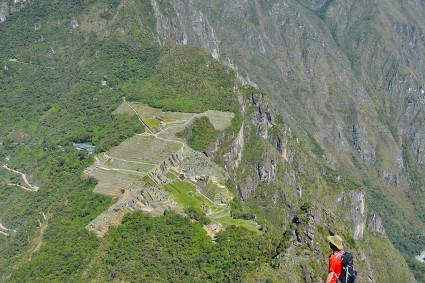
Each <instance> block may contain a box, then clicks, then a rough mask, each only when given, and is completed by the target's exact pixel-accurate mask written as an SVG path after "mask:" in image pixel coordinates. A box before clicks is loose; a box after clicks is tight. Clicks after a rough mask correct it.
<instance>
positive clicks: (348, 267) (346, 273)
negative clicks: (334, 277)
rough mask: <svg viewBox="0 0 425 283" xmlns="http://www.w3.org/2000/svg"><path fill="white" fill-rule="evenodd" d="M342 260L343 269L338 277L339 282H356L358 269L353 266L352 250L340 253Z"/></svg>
mask: <svg viewBox="0 0 425 283" xmlns="http://www.w3.org/2000/svg"><path fill="white" fill-rule="evenodd" d="M340 257H341V260H342V271H341V275H340V276H339V278H338V283H354V282H355V281H356V277H357V271H356V270H355V269H354V267H353V261H354V259H353V255H352V254H351V253H350V252H344V253H343V254H342V255H340Z"/></svg>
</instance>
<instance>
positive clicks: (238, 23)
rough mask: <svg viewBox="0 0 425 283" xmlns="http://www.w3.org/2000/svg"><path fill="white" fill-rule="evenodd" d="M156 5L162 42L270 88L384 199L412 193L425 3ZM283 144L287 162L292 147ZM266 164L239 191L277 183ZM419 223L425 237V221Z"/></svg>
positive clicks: (265, 124)
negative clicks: (194, 49) (408, 158)
mask: <svg viewBox="0 0 425 283" xmlns="http://www.w3.org/2000/svg"><path fill="white" fill-rule="evenodd" d="M152 3H153V4H155V1H154V0H153V1H152ZM156 6H157V7H158V9H157V10H156V14H157V15H158V16H157V29H158V34H159V40H160V42H162V43H164V42H166V41H173V42H177V43H178V44H198V45H201V46H202V47H204V48H205V49H206V50H208V51H209V52H210V53H211V54H213V56H214V57H215V58H217V59H218V60H220V61H222V62H226V64H228V65H229V66H231V67H233V68H234V69H235V70H236V71H237V73H238V76H239V78H240V81H241V82H244V83H247V82H249V83H250V84H251V85H252V84H255V85H258V86H259V87H260V88H262V89H265V90H266V91H267V92H268V93H269V94H270V96H271V101H272V102H273V104H275V105H278V107H277V109H278V112H279V114H280V115H282V116H283V117H284V119H285V121H287V122H288V124H289V125H290V127H291V128H293V129H296V130H297V132H298V133H299V134H300V136H302V137H304V138H307V137H308V136H309V134H311V137H313V138H314V139H315V140H316V141H317V142H318V143H319V145H320V147H321V149H322V150H320V154H321V155H322V156H323V157H324V158H325V160H326V161H327V162H328V165H329V166H330V167H331V168H334V169H336V170H342V172H345V173H347V174H352V175H353V176H356V177H358V176H359V175H363V176H364V175H367V176H368V177H367V178H369V177H372V178H375V179H377V180H378V179H379V180H381V181H383V182H384V183H386V184H387V185H388V187H387V188H386V189H383V190H384V194H387V193H388V194H389V195H391V194H393V193H395V194H398V193H396V192H395V191H401V192H404V193H405V194H409V193H411V192H410V191H411V184H412V180H409V178H411V177H412V175H411V174H410V173H408V171H409V170H410V166H407V165H406V164H405V157H404V156H403V154H402V152H403V149H406V148H407V151H408V152H410V153H411V154H412V155H413V157H414V159H415V162H416V164H417V165H419V166H421V165H422V164H424V162H425V139H424V136H425V128H424V126H423V123H422V120H423V119H424V113H423V102H424V95H425V87H424V86H423V81H424V77H425V72H424V62H425V59H424V58H425V53H424V52H425V51H424V49H423V46H424V43H425V41H424V40H425V37H424V32H423V31H424V30H425V16H424V14H425V13H424V12H425V4H424V2H423V1H413V0H412V1H396V0H387V1H377V0H372V1H355V2H353V1H348V0H331V1H326V0H320V1H305V0H298V1H295V0H286V1H282V0H280V1H279V0H275V1H268V2H264V1H251V2H246V1H232V3H227V2H225V1H214V2H208V1H202V0H193V1H189V2H187V1H180V0H171V1H170V2H169V6H167V8H161V7H160V5H158V4H156ZM170 11H173V13H170ZM167 15H168V16H167ZM254 100H255V98H254ZM266 112H267V109H264V108H261V107H260V108H257V114H256V115H257V117H258V118H259V119H260V120H261V121H262V122H261V123H259V124H258V132H259V133H260V136H262V137H263V138H266V139H267V138H268V136H267V135H268V129H269V127H270V125H272V124H273V122H272V121H270V120H268V117H267V115H266V114H265V113H266ZM276 142H277V144H278V145H279V147H280V148H281V153H282V155H286V153H284V152H285V151H284V148H285V145H284V143H282V141H280V142H279V141H278V140H277V141H276ZM322 156H321V157H322ZM265 160H266V162H265V163H262V162H259V163H258V166H257V171H258V172H257V176H258V177H256V178H254V177H252V175H250V177H247V179H246V181H245V182H243V183H241V184H240V188H241V189H240V191H241V193H242V194H243V195H244V196H245V197H247V196H249V195H250V193H249V191H251V192H252V191H254V190H255V187H256V185H258V184H261V180H270V177H268V176H269V175H270V173H271V172H273V170H274V169H273V166H272V165H271V160H268V158H267V154H266V158H265ZM360 167H363V168H368V169H367V171H368V172H367V174H365V173H364V171H362V170H359V168H360ZM420 170H422V171H423V169H420ZM422 171H421V172H422ZM285 172H287V173H285V174H286V177H285V178H286V180H288V181H290V180H291V179H292V178H291V177H290V176H291V174H290V171H285ZM273 174H274V173H272V175H273ZM253 178H254V179H253ZM244 183H245V184H246V185H245V186H244V185H243V184H244ZM255 184H256V185H255ZM414 194H415V196H414V197H413V198H417V199H420V201H422V202H423V197H422V195H421V194H420V193H419V195H417V193H414ZM283 195H284V194H283ZM283 195H282V196H283ZM401 197H402V198H405V196H401ZM389 198H391V197H390V196H389ZM395 201H397V200H395ZM406 201H407V203H409V200H408V199H406ZM414 217H420V216H419V214H416V216H414ZM362 219H363V218H362ZM389 219H390V216H387V220H389ZM417 223H418V227H419V226H420V227H419V228H418V231H419V230H420V231H424V230H425V225H424V224H423V221H420V220H419V218H417ZM362 225H363V226H364V225H365V223H364V220H362ZM359 229H360V228H359ZM360 234H361V229H360V230H358V231H357V232H356V235H357V236H356V237H360Z"/></svg>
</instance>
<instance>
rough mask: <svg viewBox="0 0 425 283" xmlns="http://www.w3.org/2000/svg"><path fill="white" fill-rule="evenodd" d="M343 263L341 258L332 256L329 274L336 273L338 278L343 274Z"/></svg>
mask: <svg viewBox="0 0 425 283" xmlns="http://www.w3.org/2000/svg"><path fill="white" fill-rule="evenodd" d="M341 269H342V263H341V258H339V257H337V256H334V255H332V256H331V257H330V258H329V272H335V273H336V275H337V276H339V275H340V274H341Z"/></svg>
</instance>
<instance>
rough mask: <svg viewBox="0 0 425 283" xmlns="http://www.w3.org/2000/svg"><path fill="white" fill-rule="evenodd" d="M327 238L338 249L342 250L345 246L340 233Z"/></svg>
mask: <svg viewBox="0 0 425 283" xmlns="http://www.w3.org/2000/svg"><path fill="white" fill-rule="evenodd" d="M326 239H328V241H329V242H331V243H332V244H333V245H334V246H335V247H337V248H338V249H340V250H342V249H343V248H344V245H343V244H342V241H343V240H342V238H341V237H340V236H339V235H334V236H327V237H326Z"/></svg>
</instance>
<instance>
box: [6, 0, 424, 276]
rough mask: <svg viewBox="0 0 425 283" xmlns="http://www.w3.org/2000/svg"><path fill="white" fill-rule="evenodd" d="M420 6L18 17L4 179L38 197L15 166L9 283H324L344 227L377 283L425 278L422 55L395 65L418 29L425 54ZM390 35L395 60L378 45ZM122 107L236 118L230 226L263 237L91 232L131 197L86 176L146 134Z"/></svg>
mask: <svg viewBox="0 0 425 283" xmlns="http://www.w3.org/2000/svg"><path fill="white" fill-rule="evenodd" d="M375 2H376V3H375ZM388 2H391V1H388ZM356 3H357V2H356ZM406 5H407V4H400V6H394V5H393V6H391V5H384V3H380V2H378V1H372V2H364V3H363V2H358V3H357V4H355V5H354V4H353V5H351V6H350V3H347V2H345V1H315V2H314V3H312V2H311V1H298V2H297V1H292V2H291V1H285V2H283V1H280V2H279V1H252V2H249V3H248V4H247V3H245V2H242V1H240V2H239V1H233V2H232V3H230V4H229V3H225V2H221V1H214V2H204V1H192V2H190V3H189V2H183V1H158V2H157V1H155V0H152V1H132V0H127V1H126V0H123V1H106V0H105V1H95V0H92V1H84V2H81V1H67V2H66V3H58V2H54V1H34V2H31V3H30V2H28V3H27V2H25V1H23V2H16V3H15V2H14V3H12V1H6V2H2V3H1V4H0V9H1V11H0V21H2V22H1V23H0V34H1V35H2V36H1V37H2V41H1V43H0V62H1V65H2V66H3V68H2V70H1V71H0V96H1V97H0V101H1V102H0V110H1V115H0V122H1V125H2V128H1V129H0V142H1V144H0V158H1V165H3V164H7V166H8V168H13V169H14V170H16V171H19V172H23V173H25V174H26V176H27V177H28V179H29V182H30V183H31V184H34V185H36V186H38V187H40V189H39V190H38V191H36V192H34V191H27V190H24V189H22V188H21V187H19V186H23V187H25V183H24V182H23V178H22V177H21V176H20V175H19V174H16V173H14V172H12V171H10V170H7V169H6V168H0V170H1V171H0V182H1V183H0V185H1V187H0V202H1V209H0V223H1V224H2V225H4V227H5V228H6V229H8V230H4V229H3V228H2V230H1V231H2V232H3V231H4V233H6V234H8V236H6V235H4V236H5V237H3V234H0V247H1V250H2V251H3V253H2V257H1V258H0V274H1V281H6V282H51V281H57V282H62V281H68V282H88V281H93V282H104V281H116V282H118V281H119V282H122V281H133V282H137V281H140V280H142V281H148V280H151V281H158V282H161V281H162V282H169V281H183V282H189V281H199V282H204V281H217V282H222V281H243V282H266V281H267V280H269V281H275V282H317V281H320V280H321V279H323V278H324V277H325V275H326V261H327V256H328V253H329V250H328V247H327V244H326V241H325V238H324V237H325V236H326V235H328V234H329V232H337V233H340V234H342V235H343V236H344V238H345V239H346V242H347V246H348V249H349V250H351V251H353V253H354V254H355V256H356V264H357V266H358V269H359V276H360V278H359V279H360V280H361V281H360V282H364V281H366V280H369V279H370V280H372V281H375V282H392V281H403V282H405V281H412V282H413V281H414V279H413V277H412V274H411V272H412V271H414V272H415V276H416V279H417V281H419V282H421V281H423V274H424V272H423V270H424V267H423V265H421V263H419V262H418V261H416V260H414V255H416V254H419V252H420V250H421V249H424V244H423V243H424V238H423V234H424V233H423V232H424V226H425V223H424V218H423V217H424V215H423V209H422V208H423V207H424V197H423V182H424V181H423V180H422V179H421V178H422V177H421V175H422V174H421V173H423V168H422V167H421V161H420V160H421V159H420V156H421V155H420V154H421V152H422V150H421V147H420V145H421V142H422V140H421V138H420V133H421V123H420V121H421V120H420V117H421V110H420V109H421V106H420V94H421V88H420V87H419V86H418V87H416V88H413V85H412V86H410V85H409V84H410V83H412V84H413V82H414V81H418V82H419V81H420V80H421V79H422V77H421V70H420V62H421V60H423V55H422V54H421V53H420V52H421V49H420V46H422V45H421V44H422V43H421V42H419V41H418V42H417V43H416V44H417V46H419V47H415V48H416V49H415V48H413V47H412V48H413V49H412V50H413V51H412V50H411V51H409V52H408V51H406V52H407V53H406V54H404V53H401V54H404V55H403V56H405V57H399V53H397V52H398V51H397V50H399V49H397V48H399V47H400V46H402V45H401V44H400V43H397V42H404V41H403V38H404V36H406V33H409V32H411V34H412V35H409V36H410V37H411V39H412V40H413V41H412V42H413V43H412V44H414V43H415V42H416V41H415V40H418V38H421V25H422V24H423V23H424V22H423V20H421V19H422V17H423V16H422V15H421V14H420V11H421V9H422V10H423V8H422V5H423V3H422V2H416V1H410V2H409V4H408V5H407V6H406ZM409 5H416V6H414V7H411V6H409ZM347 6H350V9H348V8H347ZM381 6H382V7H381ZM389 6H391V7H392V8H391V9H389V8H387V7H389ZM395 7H398V8H395ZM365 10H367V11H368V12H369V13H370V16H364V18H362V17H363V15H365V13H364V11H365ZM341 11H349V15H347V16H346V17H344V16H341V15H343V12H341ZM347 13H348V12H347ZM409 13H413V14H409ZM359 15H362V17H360V16H359ZM400 15H402V16H401V18H400V17H399V16H400ZM411 15H415V17H413V16H411ZM396 16H397V17H396ZM359 17H360V18H359ZM411 18H414V19H415V22H414V23H413V22H412V24H411V26H408V25H404V22H402V20H400V21H401V22H402V23H401V24H400V25H399V26H397V25H396V23H394V24H393V25H387V21H390V20H391V21H396V19H403V20H404V21H406V22H409V21H410V20H411ZM4 20H5V21H4ZM3 21H4V22H3ZM384 23H385V24H384ZM357 26H361V27H362V28H361V29H359V28H356V27H357ZM371 26H372V27H374V28H375V30H373V31H374V32H371V33H368V34H367V36H366V35H364V36H365V38H363V37H361V36H363V34H364V33H362V32H361V31H362V30H369V28H370V27H371ZM382 26H385V27H386V29H383V28H381V27H382ZM413 26H414V27H415V28H412V27H413ZM390 27H391V28H393V29H390ZM394 30H395V31H397V32H398V34H399V36H400V37H401V39H400V38H399V41H396V40H394V39H393V38H392V37H391V36H392V35H394ZM356 32H358V33H359V34H358V35H356ZM351 35H352V36H351ZM355 35H356V36H355ZM382 35H386V36H382ZM351 39H353V40H358V42H357V43H356V42H355V41H354V42H351V41H350V40H351ZM373 39H377V40H378V39H379V40H380V41H379V44H377V46H378V47H380V48H388V50H382V51H379V48H375V49H373V48H370V46H373V45H371V44H370V42H371V41H373ZM363 41H364V42H363ZM176 42H177V43H178V45H180V44H182V43H183V44H186V43H191V45H190V46H180V47H176V46H175V45H176V44H175V43H176ZM394 42H396V43H394ZM355 43H356V44H359V46H356V45H355ZM361 44H364V45H361ZM193 45H200V46H202V47H203V48H205V49H206V50H207V51H209V52H210V53H212V54H213V56H214V57H215V58H218V59H219V61H221V62H225V63H226V64H227V65H229V66H230V67H232V68H227V67H225V66H223V65H221V64H220V63H219V61H216V60H215V59H214V58H213V57H212V56H211V55H209V54H207V53H206V52H205V51H204V50H203V49H201V48H199V47H194V46H193ZM360 45H361V46H360ZM409 46H410V45H406V46H404V47H406V48H407V47H409ZM362 48H363V49H362ZM362 50H363V51H362ZM372 50H376V53H377V54H379V56H382V57H383V58H384V59H388V58H390V59H388V61H385V60H384V59H382V60H381V59H380V57H379V56H378V55H374V54H371V51H372ZM409 50H410V49H409ZM382 54H385V56H383V55H382ZM390 55H391V56H393V57H391V56H390ZM391 58H396V59H397V58H403V59H404V61H403V60H398V61H397V60H396V59H394V60H395V61H394V60H392V61H391ZM406 58H407V61H406ZM409 60H410V61H409ZM371 62H373V64H371ZM408 62H411V63H408ZM415 62H419V63H417V64H419V65H417V64H416V65H415ZM385 66H386V67H387V69H386V68H383V67H385ZM400 66H402V67H400ZM406 66H407V67H406ZM378 70H381V72H382V75H379V74H377V73H376V72H377V71H378ZM382 70H384V71H382ZM406 70H409V72H412V73H414V74H415V76H414V77H413V79H412V81H410V78H411V77H409V76H407V75H406V76H404V75H402V74H406V73H405V72H407V71H406ZM397 72H398V73H397ZM391 74H392V75H391ZM374 75H375V76H374ZM385 80H387V81H385ZM384 81H385V83H384ZM253 82H254V83H257V84H258V85H259V86H261V88H262V89H264V92H265V93H266V94H265V93H263V92H262V91H260V90H258V89H254V88H250V87H249V85H254V83H253ZM380 82H382V83H380ZM401 82H402V86H400V85H399V84H400V83H401ZM242 84H244V85H245V86H242ZM418 84H419V83H418ZM381 85H385V87H383V89H382V87H380V86H381ZM387 87H388V88H387ZM410 87H412V90H409V88H410ZM402 89H403V90H404V91H402ZM405 91H408V92H409V91H411V92H414V91H416V92H415V95H416V96H414V95H413V96H409V97H404V96H403V95H404V94H405ZM422 94H423V93H422ZM389 95H390V98H391V99H387V98H386V96H389ZM123 96H125V97H126V99H128V100H132V101H137V102H142V103H147V104H149V105H151V106H154V107H159V108H162V109H164V110H169V111H181V112H203V111H205V110H210V109H215V110H221V111H231V112H234V113H235V118H233V121H232V125H231V126H230V127H229V128H227V129H226V130H225V131H222V132H221V133H220V134H218V135H216V136H214V138H215V137H218V139H217V140H216V141H215V142H213V143H212V144H210V145H209V146H207V147H206V146H205V145H204V144H202V147H200V148H198V149H205V150H204V152H205V154H207V155H208V156H209V158H210V159H211V160H213V161H214V162H216V163H217V164H218V165H219V166H222V167H223V168H224V169H226V171H227V172H228V173H229V174H230V176H231V178H229V180H228V181H227V183H226V186H227V187H228V188H230V189H231V190H233V194H234V195H235V196H236V198H235V199H234V200H233V202H232V204H231V209H232V216H233V217H234V218H243V219H255V220H256V221H257V223H258V224H260V225H261V226H262V229H261V230H262V232H261V233H259V234H255V233H252V232H250V231H247V230H245V229H243V228H236V227H230V228H228V229H227V231H225V232H221V233H219V234H218V236H217V239H216V244H212V242H211V238H210V237H209V236H207V235H206V232H205V231H204V230H203V229H202V227H201V224H200V223H199V222H191V221H189V219H188V218H184V217H182V216H181V215H177V214H175V213H173V212H169V213H166V215H165V216H164V217H159V218H157V217H152V216H147V215H144V214H142V213H140V212H136V213H134V214H131V215H128V216H126V217H125V218H124V220H123V224H122V225H121V226H119V227H117V228H115V229H111V230H110V231H109V232H108V233H107V234H106V235H105V237H104V238H96V236H95V235H94V234H93V233H90V232H89V231H88V230H87V229H86V228H85V227H86V225H87V224H88V223H89V222H90V221H91V220H92V219H94V218H95V217H96V216H98V215H99V214H100V213H101V212H102V211H104V210H106V209H107V208H108V207H109V206H110V205H111V204H113V203H114V202H115V201H116V200H115V199H112V198H108V197H104V196H100V195H97V194H94V193H93V192H92V191H93V188H94V187H95V184H96V180H94V179H92V178H86V177H84V175H82V174H81V173H82V171H83V170H84V169H85V168H86V167H88V166H89V165H91V164H93V161H94V160H93V157H92V156H91V155H87V153H86V152H84V151H78V150H77V149H75V147H74V146H73V143H86V144H93V145H95V146H96V151H97V152H101V151H104V150H108V149H110V148H111V147H112V146H114V145H118V144H120V143H121V142H122V141H124V140H125V139H127V138H128V137H131V136H132V135H134V134H135V133H141V132H143V131H144V130H145V129H144V128H143V127H142V126H141V123H140V122H139V121H138V119H137V118H136V117H135V116H128V115H125V114H120V115H113V114H112V112H113V110H114V109H116V107H117V106H118V105H120V104H121V102H122V97H123ZM267 97H269V98H267ZM410 98H411V99H412V100H411V99H410ZM401 102H402V103H404V104H402V103H401ZM416 118H417V119H416ZM207 125H208V123H198V124H197V126H198V127H199V128H198V129H191V131H190V132H191V133H202V132H203V130H204V131H205V130H206V129H207V128H206V127H208V126H207ZM201 136H202V135H201ZM187 138H188V140H190V139H191V138H192V139H195V140H196V136H187ZM194 147H195V148H196V146H194ZM205 147H206V148H205ZM11 184H14V185H11ZM16 185H19V186H16ZM194 218H196V217H194ZM381 218H382V222H383V226H384V227H385V231H386V232H383V227H382V225H381V224H380V221H381ZM198 219H199V218H198ZM341 223H345V224H341ZM366 226H367V228H366ZM14 230H16V232H15V231H14ZM387 235H388V236H387ZM421 235H422V236H421ZM393 244H395V247H396V248H398V249H399V251H402V252H403V255H404V256H405V259H406V260H405V259H403V257H402V256H401V255H400V253H399V251H397V250H396V249H395V248H394V246H393ZM406 261H407V263H408V264H409V266H410V270H409V269H408V265H407V264H406ZM154 276H158V277H154ZM406 278H407V279H406Z"/></svg>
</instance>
